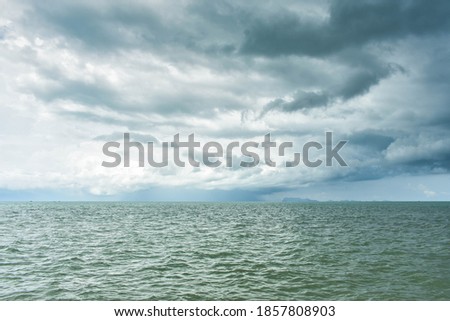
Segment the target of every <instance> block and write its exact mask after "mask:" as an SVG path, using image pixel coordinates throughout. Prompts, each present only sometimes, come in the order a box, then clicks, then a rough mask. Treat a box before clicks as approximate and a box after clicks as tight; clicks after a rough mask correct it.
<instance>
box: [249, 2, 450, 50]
mask: <svg viewBox="0 0 450 321" xmlns="http://www.w3.org/2000/svg"><path fill="white" fill-rule="evenodd" d="M329 14H330V16H329V18H328V19H326V20H325V21H323V22H314V21H313V22H311V21H306V20H305V19H302V18H301V17H299V16H298V15H296V14H294V13H292V12H289V11H282V10H280V12H278V13H276V14H275V15H273V16H268V17H267V16H265V17H264V18H260V19H256V20H255V21H254V23H253V24H252V25H251V26H250V27H249V29H248V30H247V32H246V34H245V41H244V43H243V44H242V47H241V51H242V52H243V53H247V54H257V55H266V56H278V55H291V54H295V55H308V56H324V55H329V54H333V53H336V52H338V51H340V50H343V49H345V48H347V47H355V46H363V45H366V44H368V43H370V42H373V41H382V40H391V39H398V38H400V37H404V36H407V35H425V34H428V33H436V32H438V33H442V32H445V31H448V30H449V27H450V23H449V20H448V18H447V17H448V16H449V14H450V4H449V3H448V1H445V0H442V1H433V2H432V3H430V2H429V1H425V0H415V1H388V0H383V1H370V0H369V1H351V0H344V1H333V2H332V5H331V6H330V11H329Z"/></svg>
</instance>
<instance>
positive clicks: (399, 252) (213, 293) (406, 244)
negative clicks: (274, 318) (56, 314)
mask: <svg viewBox="0 0 450 321" xmlns="http://www.w3.org/2000/svg"><path fill="white" fill-rule="evenodd" d="M0 300H450V203H418V202H414V203H412V202H411V203H378V202H374V203H359V202H357V203H356V202H355V203H310V204H307V203H292V204H288V203H132V202H130V203H94V202H93V203H88V202H86V203H73V202H71V203H63V202H48V203H35V202H33V203H0Z"/></svg>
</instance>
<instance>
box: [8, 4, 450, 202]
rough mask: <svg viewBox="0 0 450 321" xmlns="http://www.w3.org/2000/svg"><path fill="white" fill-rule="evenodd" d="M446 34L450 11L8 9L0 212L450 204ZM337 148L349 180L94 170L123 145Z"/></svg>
mask: <svg viewBox="0 0 450 321" xmlns="http://www.w3.org/2000/svg"><path fill="white" fill-rule="evenodd" d="M448 17H450V2H449V1H448V0H435V1H425V0H405V1H390V0H389V1H388V0H379V1H367V0H362V1H361V0H358V1H350V0H339V1H332V0H330V1H322V0H304V1H299V0H286V1H264V2H262V1H256V0H249V1H221V0H219V1H206V0H203V1H189V0H182V1H167V0H164V1H163V0H155V1H141V0H135V1H126V2H124V1H115V0H113V1H111V0H108V1H106V0H99V1H85V0H80V1H66V0H61V1H55V2H52V3H50V2H46V1H26V0H19V1H12V0H9V1H5V0H0V66H1V68H0V85H1V86H0V119H1V127H0V138H1V139H0V150H1V157H0V200H120V201H122V200H151V201H190V200H196V201H279V200H282V199H283V198H284V197H299V198H311V199H317V200H322V201H326V200H378V201H381V200H392V201H393V200H401V201H407V200H411V201H450V173H449V170H450V138H449V137H450V90H449V89H450V75H449V70H450V19H449V18H448ZM328 131H330V132H332V133H333V137H334V139H335V140H336V141H339V140H346V141H348V142H347V144H346V145H345V147H344V148H342V155H343V157H344V158H345V161H346V162H347V163H348V166H346V167H342V166H339V165H337V164H334V165H333V166H329V167H327V166H319V167H315V168H310V167H306V166H297V167H291V168H286V167H285V166H283V164H282V162H281V161H278V166H276V167H270V166H267V165H265V164H260V165H259V166H256V167H253V168H241V167H238V166H233V167H231V168H227V167H225V166H221V167H217V168H209V167H207V166H200V167H199V168H194V167H192V166H186V167H184V168H181V167H176V166H174V164H169V166H167V167H165V168H154V167H151V166H144V167H139V166H138V163H137V155H134V158H133V159H132V164H131V166H130V167H124V166H118V167H115V168H105V167H103V166H101V164H102V161H105V160H107V158H106V157H105V155H104V154H103V153H102V146H103V145H104V144H105V143H106V142H109V141H117V142H120V141H121V139H123V134H124V133H130V136H131V138H132V139H134V140H135V141H140V142H142V143H146V142H148V141H152V142H154V143H155V146H157V145H158V144H159V145H160V143H161V142H163V141H169V142H170V141H171V140H172V139H173V136H174V135H175V134H177V133H179V134H180V137H184V138H187V136H188V135H189V134H191V133H195V137H196V138H197V139H198V140H199V141H200V142H202V143H205V142H209V141H217V142H220V143H222V144H224V145H226V144H228V143H229V142H231V141H238V142H241V143H243V142H246V141H255V142H261V141H262V140H263V137H264V135H265V134H267V133H270V134H271V136H272V138H273V140H275V141H277V142H278V143H281V142H293V144H294V146H300V150H301V146H302V145H303V144H304V143H305V142H308V141H318V142H323V141H324V137H325V132H328ZM197 156H198V155H197ZM239 159H240V156H237V157H236V161H239Z"/></svg>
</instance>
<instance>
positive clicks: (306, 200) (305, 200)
mask: <svg viewBox="0 0 450 321" xmlns="http://www.w3.org/2000/svg"><path fill="white" fill-rule="evenodd" d="M281 202H283V203H318V202H319V201H317V200H312V199H309V198H299V197H285V198H283V200H282V201H281Z"/></svg>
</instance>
